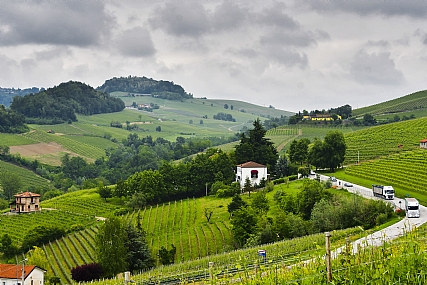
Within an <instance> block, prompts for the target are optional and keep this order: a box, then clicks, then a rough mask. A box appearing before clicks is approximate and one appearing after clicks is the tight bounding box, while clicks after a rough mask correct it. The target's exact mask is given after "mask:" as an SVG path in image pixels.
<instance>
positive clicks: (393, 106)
mask: <svg viewBox="0 0 427 285" xmlns="http://www.w3.org/2000/svg"><path fill="white" fill-rule="evenodd" d="M421 109H427V90H423V91H419V92H415V93H412V94H409V95H405V96H402V97H399V98H396V99H393V100H389V101H386V102H382V103H379V104H375V105H371V106H367V107H363V108H358V109H354V110H353V112H352V115H353V116H354V117H360V116H363V115H364V114H371V115H382V114H390V113H403V112H413V111H416V110H421Z"/></svg>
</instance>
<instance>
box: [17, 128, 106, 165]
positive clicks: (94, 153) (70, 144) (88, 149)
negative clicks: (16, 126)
mask: <svg viewBox="0 0 427 285" xmlns="http://www.w3.org/2000/svg"><path fill="white" fill-rule="evenodd" d="M24 136H25V137H27V138H30V139H33V140H35V141H38V142H44V143H50V142H56V143H58V144H60V145H61V146H62V147H63V148H65V149H67V150H69V151H71V152H74V153H76V154H79V155H81V156H84V157H88V158H93V159H96V158H99V157H102V156H103V155H104V154H105V151H104V150H103V149H101V148H99V147H95V146H93V145H89V144H86V143H82V142H79V141H76V140H73V139H71V138H69V137H65V136H59V135H54V134H49V133H45V132H41V131H32V132H29V133H26V134H24Z"/></svg>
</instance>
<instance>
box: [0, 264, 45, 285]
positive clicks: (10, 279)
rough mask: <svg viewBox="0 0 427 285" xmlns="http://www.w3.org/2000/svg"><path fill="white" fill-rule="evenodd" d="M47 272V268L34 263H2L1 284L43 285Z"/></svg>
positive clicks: (0, 266) (0, 267)
mask: <svg viewBox="0 0 427 285" xmlns="http://www.w3.org/2000/svg"><path fill="white" fill-rule="evenodd" d="M45 273H46V271H45V270H43V269H41V268H39V267H37V266H34V265H25V266H22V265H15V264H0V284H1V285H21V284H23V285H43V284H44V274H45ZM22 281H24V282H23V283H22Z"/></svg>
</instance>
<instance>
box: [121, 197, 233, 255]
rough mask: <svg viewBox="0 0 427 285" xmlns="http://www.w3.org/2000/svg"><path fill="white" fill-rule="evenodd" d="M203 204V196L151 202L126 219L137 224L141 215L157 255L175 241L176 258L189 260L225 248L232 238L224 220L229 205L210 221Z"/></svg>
mask: <svg viewBox="0 0 427 285" xmlns="http://www.w3.org/2000/svg"><path fill="white" fill-rule="evenodd" d="M227 201H228V200H227ZM225 202H226V201H225V200H224V203H225ZM204 207H205V204H204V202H203V200H200V199H186V200H181V201H177V202H171V203H165V204H162V205H157V206H150V207H147V208H145V209H144V210H140V211H139V215H138V212H135V213H133V214H130V215H128V216H127V217H125V219H126V220H130V221H131V222H132V224H134V225H136V224H137V221H136V219H137V217H138V216H139V218H140V224H141V225H142V226H143V228H144V230H145V231H146V237H147V242H148V245H149V247H150V248H151V249H152V251H153V254H154V255H155V256H156V255H157V252H158V250H159V249H160V248H161V247H162V246H164V247H165V248H170V246H171V245H172V244H173V245H174V246H175V247H176V248H177V254H176V260H181V261H182V260H189V259H194V258H201V257H204V256H207V255H209V254H214V253H217V252H222V251H223V249H224V248H223V244H224V242H230V241H231V233H230V230H229V228H227V227H224V225H222V224H221V223H222V217H227V216H228V213H227V212H226V208H225V207H221V208H218V209H215V212H217V215H216V217H215V215H214V217H213V218H212V219H211V221H210V223H208V222H207V220H206V218H205V217H204V214H203V213H204V212H203V209H204ZM225 220H226V221H228V220H227V219H225ZM217 240H218V242H217Z"/></svg>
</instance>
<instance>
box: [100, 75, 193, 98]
mask: <svg viewBox="0 0 427 285" xmlns="http://www.w3.org/2000/svg"><path fill="white" fill-rule="evenodd" d="M97 90H100V91H103V92H107V93H111V92H114V91H121V92H128V93H136V94H151V95H152V96H154V97H158V98H162V99H168V100H181V99H189V98H192V97H193V95H192V94H188V93H186V92H185V90H184V88H182V87H181V86H180V85H176V84H174V83H173V82H170V81H163V80H160V81H157V80H154V79H152V78H147V77H145V76H143V77H136V76H133V77H132V76H128V77H119V78H117V77H113V78H112V79H109V80H106V81H105V83H104V84H103V85H102V86H100V87H98V88H97Z"/></svg>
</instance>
